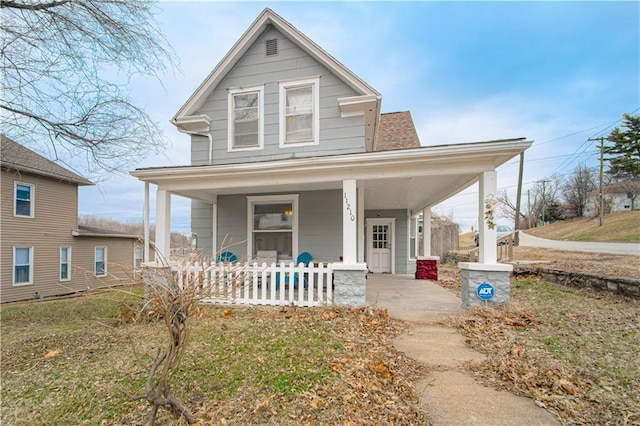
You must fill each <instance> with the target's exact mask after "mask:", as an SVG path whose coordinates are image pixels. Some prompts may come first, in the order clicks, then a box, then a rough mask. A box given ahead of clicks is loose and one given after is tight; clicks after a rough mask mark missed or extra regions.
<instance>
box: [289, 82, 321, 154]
mask: <svg viewBox="0 0 640 426" xmlns="http://www.w3.org/2000/svg"><path fill="white" fill-rule="evenodd" d="M319 87H320V78H319V77H314V78H308V79H304V80H295V81H284V82H280V147H286V146H294V145H317V144H318V142H319V140H320V126H319V124H320V118H319V113H318V111H319V109H320V100H319V96H318V88H319Z"/></svg>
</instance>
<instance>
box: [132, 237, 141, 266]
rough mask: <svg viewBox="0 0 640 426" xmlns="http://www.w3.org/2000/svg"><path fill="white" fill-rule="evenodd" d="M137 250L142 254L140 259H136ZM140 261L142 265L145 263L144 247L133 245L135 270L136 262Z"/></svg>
mask: <svg viewBox="0 0 640 426" xmlns="http://www.w3.org/2000/svg"><path fill="white" fill-rule="evenodd" d="M136 249H138V251H139V252H140V257H139V258H138V257H136ZM138 259H140V265H142V264H143V263H144V247H143V246H142V245H141V244H138V243H133V268H134V269H136V268H138V266H137V265H136V260H138Z"/></svg>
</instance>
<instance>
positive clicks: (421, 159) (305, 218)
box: [132, 9, 531, 274]
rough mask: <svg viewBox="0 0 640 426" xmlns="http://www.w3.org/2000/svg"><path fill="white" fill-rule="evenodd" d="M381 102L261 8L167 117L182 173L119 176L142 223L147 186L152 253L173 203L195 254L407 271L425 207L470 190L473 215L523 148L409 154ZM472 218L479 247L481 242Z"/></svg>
mask: <svg viewBox="0 0 640 426" xmlns="http://www.w3.org/2000/svg"><path fill="white" fill-rule="evenodd" d="M381 54H384V52H381ZM372 66H376V64H372ZM399 78H401V77H400V76H399ZM381 105H382V96H381V95H380V93H378V92H377V91H376V90H375V89H374V88H373V87H371V86H370V85H369V84H367V83H366V82H365V81H363V80H362V79H361V78H360V77H358V76H357V75H355V74H354V73H353V72H351V71H350V70H349V69H348V68H346V67H345V66H344V65H343V64H341V63H340V62H338V61H337V60H336V59H335V58H334V57H332V56H331V55H330V54H328V53H327V52H326V51H324V50H323V49H322V48H321V47H320V46H318V45H317V44H316V43H314V42H313V41H312V40H311V39H309V38H308V37H307V36H305V35H304V34H303V33H301V32H300V31H299V30H298V29H296V28H295V27H294V26H293V25H291V24H290V23H289V22H287V21H285V20H284V19H283V18H282V17H280V16H279V15H277V14H276V13H274V12H273V11H272V10H270V9H265V10H264V11H263V12H262V13H261V14H260V15H259V16H258V18H257V19H256V20H255V21H254V22H253V24H252V25H251V26H250V27H249V29H248V30H247V31H246V32H245V33H244V34H243V35H242V37H241V38H240V39H239V40H238V41H237V42H236V44H235V45H234V46H233V47H232V49H231V50H230V51H229V52H228V53H227V55H226V56H225V57H224V58H222V60H221V62H220V63H219V64H218V65H217V66H216V68H215V69H214V70H213V71H212V72H211V73H210V74H209V75H208V76H207V78H206V79H205V80H204V81H203V82H202V84H200V86H199V87H198V88H197V89H196V90H195V92H194V93H193V94H192V95H191V96H190V97H189V98H188V99H187V101H186V103H185V104H184V105H183V106H182V107H181V108H180V109H179V111H178V112H177V113H176V114H175V116H174V117H173V118H172V120H171V122H172V123H173V124H174V125H175V126H176V128H177V129H178V130H179V131H180V132H183V133H185V134H187V135H189V136H190V140H189V143H188V144H186V145H185V149H190V150H191V164H190V165H188V166H183V167H152V168H145V169H137V170H136V171H134V172H132V175H133V176H135V177H137V178H139V179H140V180H142V181H144V182H145V183H146V187H145V188H146V191H145V192H146V194H147V197H146V202H145V205H146V206H147V209H146V210H147V212H148V210H149V205H148V203H149V201H148V199H149V197H148V191H149V184H150V183H151V184H155V185H157V197H156V203H157V204H156V212H157V215H156V216H157V219H156V220H157V222H156V230H157V231H156V232H157V235H156V249H157V250H158V251H159V252H160V253H165V255H166V254H167V253H169V223H170V215H171V212H170V197H171V194H177V195H180V196H183V197H187V198H190V199H191V200H192V211H191V227H192V228H191V230H192V231H193V232H194V233H196V234H197V237H198V246H199V247H200V248H203V249H204V251H205V253H206V254H207V255H214V254H215V253H218V252H219V251H220V250H224V249H227V250H229V251H232V252H233V253H234V254H236V255H237V256H238V258H240V259H242V258H245V259H253V258H256V256H257V254H258V251H269V252H277V259H278V260H289V259H291V260H295V259H296V256H297V255H298V254H299V253H301V252H309V253H311V254H312V255H313V257H314V258H315V259H321V260H326V261H330V262H342V263H343V264H344V265H364V264H366V266H367V268H368V270H369V271H371V272H379V273H401V274H405V273H413V272H414V271H415V260H416V255H417V254H418V253H420V252H421V253H422V254H424V255H429V247H428V246H429V244H428V242H429V235H428V232H429V231H428V230H429V229H430V227H429V226H428V224H429V220H430V217H431V213H430V212H431V210H430V209H431V207H432V206H434V205H436V204H438V203H440V202H442V201H444V200H446V199H447V198H449V197H451V196H453V195H455V194H457V193H458V192H460V191H462V190H464V189H465V188H467V187H469V186H470V185H472V184H474V183H476V182H478V181H479V182H480V194H481V195H480V197H479V205H481V206H484V201H485V200H486V199H489V200H491V199H495V195H496V168H497V167H498V166H500V165H501V164H503V163H505V162H506V161H508V160H509V159H511V158H513V157H514V156H516V155H518V154H519V153H520V152H522V151H524V150H525V149H527V148H528V147H529V146H530V145H531V142H529V141H526V140H524V139H523V138H517V139H507V140H497V141H490V142H482V143H465V144H458V145H440V146H428V147H427V146H421V145H420V142H419V140H418V137H417V134H416V131H415V128H414V125H413V122H412V119H411V114H410V113H409V112H407V111H404V112H398V113H390V114H382V113H381ZM418 215H423V216H424V218H425V226H424V229H425V231H426V233H427V235H426V238H424V241H426V243H425V244H424V247H422V248H421V247H417V246H416V245H417V244H418V243H417V242H418V241H419V240H420V239H419V238H416V231H417V227H418V225H417V223H418V221H417V217H418ZM481 217H482V219H481V225H482V224H484V226H481V227H480V232H481V240H488V241H495V230H493V229H491V227H490V226H489V225H488V224H487V223H485V220H484V216H482V213H481ZM146 222H147V223H148V215H147V218H146ZM230 242H231V243H232V244H233V245H232V246H231V247H224V245H228V244H229V243H230ZM495 256H496V254H495V244H486V245H483V244H481V247H480V261H481V262H486V263H495V262H496V260H495Z"/></svg>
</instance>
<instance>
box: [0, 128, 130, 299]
mask: <svg viewBox="0 0 640 426" xmlns="http://www.w3.org/2000/svg"><path fill="white" fill-rule="evenodd" d="M86 185H93V184H92V183H91V182H90V181H88V180H87V179H85V178H83V177H82V176H80V175H78V174H76V173H74V172H72V171H71V170H68V169H66V168H64V167H62V166H60V165H58V164H56V163H54V162H53V161H51V160H49V159H47V158H45V157H43V156H41V155H39V154H37V153H36V152H34V151H32V150H30V149H28V148H26V147H24V146H22V145H20V144H19V143H17V142H15V141H13V140H12V139H10V138H8V137H6V136H5V135H0V188H1V190H0V301H1V302H3V303H4V302H13V301H18V300H27V299H40V298H45V297H51V296H62V295H68V294H70V293H76V292H79V291H83V290H87V289H93V288H98V287H105V286H111V285H117V284H121V283H128V282H130V281H131V273H132V272H133V271H134V269H135V267H137V266H139V264H140V262H141V261H142V244H140V242H139V237H138V236H136V235H123V234H121V233H117V232H112V231H105V230H101V229H91V228H87V227H83V226H79V225H78V187H79V186H86Z"/></svg>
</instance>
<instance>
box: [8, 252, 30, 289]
mask: <svg viewBox="0 0 640 426" xmlns="http://www.w3.org/2000/svg"><path fill="white" fill-rule="evenodd" d="M16 249H29V281H28V282H24V283H16ZM33 252H34V248H33V246H13V269H12V270H11V283H12V284H13V286H14V287H21V286H24V285H33Z"/></svg>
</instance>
